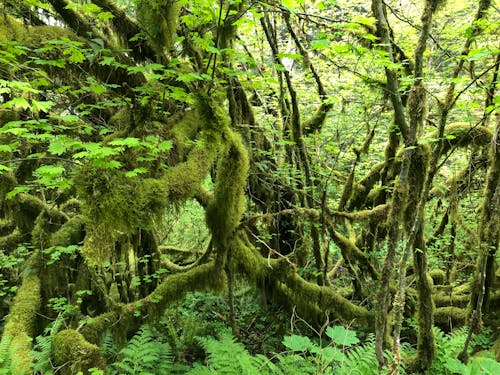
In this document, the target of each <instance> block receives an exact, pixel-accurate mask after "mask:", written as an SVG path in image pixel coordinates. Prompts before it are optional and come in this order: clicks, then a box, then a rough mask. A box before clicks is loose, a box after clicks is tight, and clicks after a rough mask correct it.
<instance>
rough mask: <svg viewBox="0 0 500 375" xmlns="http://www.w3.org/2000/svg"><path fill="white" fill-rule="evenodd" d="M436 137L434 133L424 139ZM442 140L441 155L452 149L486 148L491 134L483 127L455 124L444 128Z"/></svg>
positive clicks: (466, 123) (465, 123)
mask: <svg viewBox="0 0 500 375" xmlns="http://www.w3.org/2000/svg"><path fill="white" fill-rule="evenodd" d="M437 137H438V133H437V131H436V132H433V133H430V134H428V135H426V136H425V137H424V139H425V138H427V139H435V138H437ZM444 138H445V141H444V144H443V150H442V153H446V152H448V151H449V150H450V149H451V148H452V147H467V146H479V147H481V146H486V145H488V144H489V143H490V142H491V139H492V138H493V134H492V132H491V131H490V130H489V129H488V128H486V127H484V126H471V125H470V124H469V123H468V122H456V123H453V124H450V125H447V126H446V127H445V130H444Z"/></svg>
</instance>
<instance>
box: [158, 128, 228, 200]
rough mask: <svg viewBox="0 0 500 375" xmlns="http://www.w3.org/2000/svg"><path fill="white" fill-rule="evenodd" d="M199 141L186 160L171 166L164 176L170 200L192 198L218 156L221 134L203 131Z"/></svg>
mask: <svg viewBox="0 0 500 375" xmlns="http://www.w3.org/2000/svg"><path fill="white" fill-rule="evenodd" d="M201 137H202V141H199V142H198V143H197V144H196V145H195V146H194V148H193V149H192V150H191V151H190V152H189V155H188V158H187V160H186V161H185V162H182V163H179V164H177V165H176V166H174V167H172V168H170V169H168V170H167V172H166V173H165V176H164V177H163V178H162V180H163V181H164V184H165V189H166V191H167V196H168V200H169V201H170V202H178V201H184V200H186V199H188V198H192V197H193V196H194V195H195V194H196V193H197V192H198V191H199V189H200V186H201V183H202V182H203V180H204V179H205V177H206V176H207V175H208V173H209V171H210V168H211V166H212V164H213V162H214V160H215V158H216V156H217V148H218V145H219V138H220V137H219V136H217V135H216V134H214V133H212V132H209V131H207V132H203V134H202V135H201Z"/></svg>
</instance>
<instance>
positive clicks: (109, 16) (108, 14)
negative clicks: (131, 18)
mask: <svg viewBox="0 0 500 375" xmlns="http://www.w3.org/2000/svg"><path fill="white" fill-rule="evenodd" d="M114 17H115V16H114V15H113V13H111V12H101V13H98V14H97V18H100V19H101V20H105V21H107V20H110V19H112V18H114Z"/></svg>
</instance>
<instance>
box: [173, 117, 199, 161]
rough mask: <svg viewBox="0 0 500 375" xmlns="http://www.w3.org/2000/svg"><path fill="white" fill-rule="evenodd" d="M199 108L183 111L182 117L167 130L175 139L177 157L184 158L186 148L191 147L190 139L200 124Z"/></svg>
mask: <svg viewBox="0 0 500 375" xmlns="http://www.w3.org/2000/svg"><path fill="white" fill-rule="evenodd" d="M202 125H203V124H202V122H201V118H200V114H199V110H198V109H197V108H196V109H194V110H191V111H187V112H184V113H183V116H182V118H181V119H180V120H179V121H176V122H175V124H174V125H173V126H172V128H171V129H170V131H169V135H170V136H171V137H173V138H174V139H175V144H176V148H177V153H178V157H179V159H180V160H184V158H185V156H186V152H187V149H189V148H191V147H190V146H192V140H193V139H194V138H195V137H196V134H197V133H198V131H199V130H200V129H201V126H202Z"/></svg>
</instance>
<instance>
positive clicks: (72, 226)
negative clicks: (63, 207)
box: [50, 215, 84, 246]
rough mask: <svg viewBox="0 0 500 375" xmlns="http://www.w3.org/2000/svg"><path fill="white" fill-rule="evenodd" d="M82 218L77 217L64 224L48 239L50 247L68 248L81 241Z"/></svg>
mask: <svg viewBox="0 0 500 375" xmlns="http://www.w3.org/2000/svg"><path fill="white" fill-rule="evenodd" d="M83 225H84V221H83V217H82V216H81V215H77V216H75V217H72V218H71V219H70V220H68V221H67V222H65V223H64V224H63V225H62V227H61V228H60V229H59V230H58V231H57V232H55V233H54V234H52V236H51V237H50V245H51V246H69V245H74V244H77V243H79V242H80V241H82V234H83Z"/></svg>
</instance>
